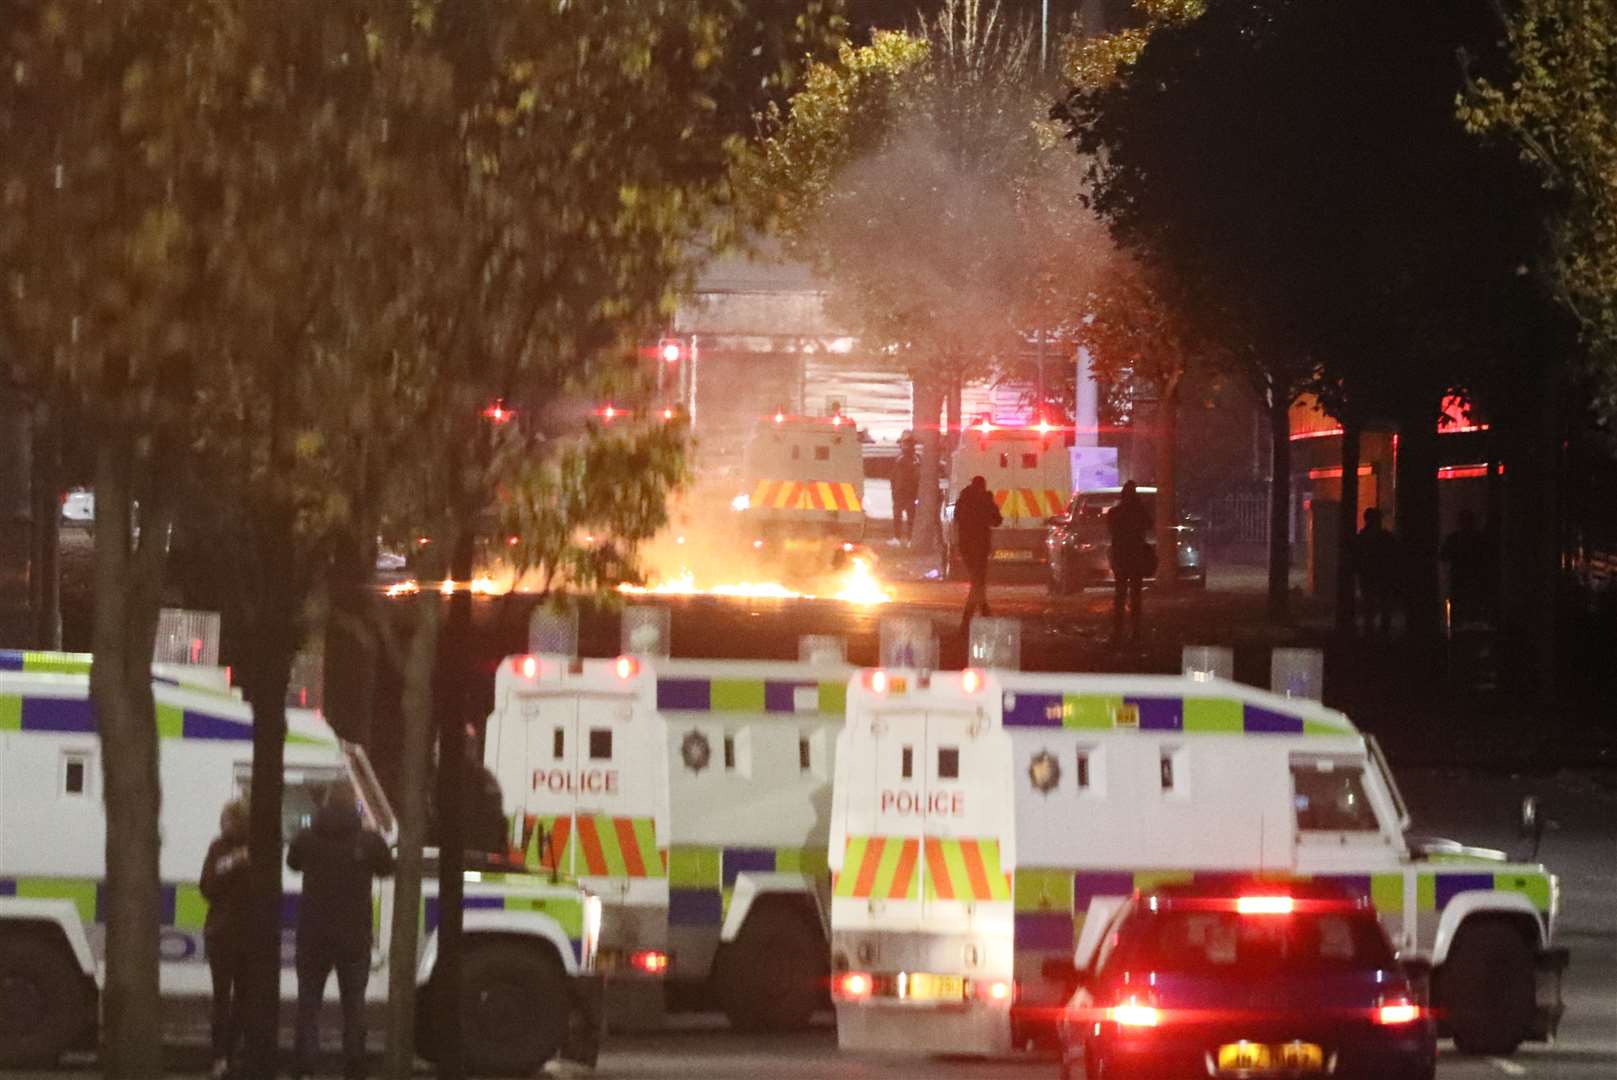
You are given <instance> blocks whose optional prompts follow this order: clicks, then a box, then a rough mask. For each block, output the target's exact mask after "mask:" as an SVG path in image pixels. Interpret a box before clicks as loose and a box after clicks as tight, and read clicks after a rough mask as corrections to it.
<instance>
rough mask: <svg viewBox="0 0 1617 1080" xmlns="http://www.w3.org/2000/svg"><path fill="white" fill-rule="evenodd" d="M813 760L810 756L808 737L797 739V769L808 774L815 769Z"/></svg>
mask: <svg viewBox="0 0 1617 1080" xmlns="http://www.w3.org/2000/svg"><path fill="white" fill-rule="evenodd" d="M813 764H814V762H813V760H812V759H811V758H810V756H809V741H808V738H807V737H806V736H803V735H799V736H798V737H797V768H798V770H799V771H801V772H808V771H809V769H810V768H812V767H813Z"/></svg>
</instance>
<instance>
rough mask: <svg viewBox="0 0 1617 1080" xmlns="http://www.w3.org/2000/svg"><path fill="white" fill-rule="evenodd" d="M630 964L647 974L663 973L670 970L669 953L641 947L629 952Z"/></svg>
mask: <svg viewBox="0 0 1617 1080" xmlns="http://www.w3.org/2000/svg"><path fill="white" fill-rule="evenodd" d="M629 966H630V967H632V968H634V969H635V970H636V971H638V972H641V973H642V974H645V975H662V974H664V973H665V972H667V971H668V954H667V953H665V952H658V951H657V950H656V949H641V950H640V951H639V952H632V953H630V954H629Z"/></svg>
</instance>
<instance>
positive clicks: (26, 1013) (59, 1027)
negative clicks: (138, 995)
mask: <svg viewBox="0 0 1617 1080" xmlns="http://www.w3.org/2000/svg"><path fill="white" fill-rule="evenodd" d="M90 1007H91V1002H90V996H89V993H88V992H87V989H86V986H85V981H84V975H83V974H82V973H81V972H80V971H79V969H78V967H77V965H75V964H74V963H72V961H71V957H70V956H69V955H68V953H67V952H66V950H64V949H63V948H62V947H61V946H60V945H58V944H57V943H55V942H53V941H49V940H46V939H45V938H43V937H41V936H39V935H37V934H0V1069H16V1068H49V1067H52V1066H54V1065H55V1064H56V1062H57V1060H58V1059H59V1058H60V1057H61V1056H62V1053H63V1051H65V1050H67V1049H69V1048H71V1047H72V1046H73V1045H74V1044H75V1043H77V1042H78V1041H79V1038H80V1036H82V1035H83V1034H84V1033H85V1031H86V1029H87V1028H88V1026H89V1024H90V1021H91V1014H90Z"/></svg>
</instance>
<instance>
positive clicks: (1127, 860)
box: [829, 670, 1566, 1053]
mask: <svg viewBox="0 0 1617 1080" xmlns="http://www.w3.org/2000/svg"><path fill="white" fill-rule="evenodd" d="M832 809H833V817H832V828H831V838H830V849H829V861H830V867H831V870H832V873H833V879H834V883H835V884H834V888H833V899H832V904H831V931H832V937H831V946H832V967H833V975H832V987H833V994H834V998H835V1001H836V1006H837V1019H838V1035H839V1039H840V1041H841V1044H842V1045H843V1046H844V1047H845V1048H849V1049H859V1050H889V1051H913V1052H920V1053H997V1052H1000V1051H1004V1050H1007V1049H1010V1048H1011V1047H1012V1046H1014V1045H1019V1044H1020V1043H1021V1042H1022V1041H1023V1039H1024V1038H1026V1037H1028V1036H1029V1035H1030V1034H1032V1033H1033V1030H1034V1024H1035V1022H1036V1019H1037V1018H1038V1017H1039V1016H1041V1015H1048V1014H1049V1007H1051V1006H1055V1005H1058V1004H1060V1003H1061V1002H1062V1001H1063V999H1064V997H1065V995H1066V993H1067V992H1068V990H1069V989H1070V988H1069V987H1067V986H1065V985H1063V984H1062V983H1060V982H1059V981H1057V980H1056V979H1055V977H1054V976H1053V974H1052V976H1051V977H1049V978H1047V977H1046V976H1045V972H1046V970H1051V969H1047V968H1046V961H1047V960H1052V959H1059V960H1063V961H1065V963H1062V964H1060V965H1057V966H1058V967H1059V968H1061V969H1064V970H1066V971H1070V970H1071V962H1072V961H1073V960H1074V958H1075V957H1076V962H1077V964H1078V967H1079V968H1080V969H1082V968H1084V967H1085V966H1086V965H1087V963H1088V960H1089V957H1090V955H1091V954H1092V953H1093V951H1094V948H1095V945H1096V942H1097V939H1098V937H1099V935H1100V932H1101V929H1102V927H1103V926H1104V924H1105V922H1106V920H1107V919H1108V918H1109V916H1110V915H1111V914H1112V913H1113V912H1114V911H1116V909H1117V907H1118V906H1119V905H1120V904H1122V902H1123V901H1124V900H1125V899H1126V898H1127V897H1128V896H1129V895H1130V894H1131V893H1132V892H1133V891H1134V890H1136V889H1144V888H1149V887H1151V886H1154V885H1156V884H1160V883H1164V882H1180V881H1193V880H1195V879H1196V878H1197V877H1198V876H1204V875H1207V876H1217V877H1226V876H1228V875H1230V874H1236V873H1238V874H1252V873H1255V874H1274V875H1277V876H1281V877H1288V876H1295V877H1307V878H1323V879H1329V880H1331V881H1334V882H1336V883H1338V884H1339V885H1341V886H1343V887H1344V888H1346V889H1348V890H1349V891H1351V892H1353V893H1356V894H1358V895H1360V896H1364V897H1367V898H1368V899H1369V900H1371V901H1372V902H1373V903H1374V905H1375V907H1376V909H1377V911H1378V912H1379V914H1380V917H1381V919H1382V920H1383V922H1384V924H1385V925H1386V927H1387V929H1388V931H1389V933H1390V936H1391V937H1392V940H1393V941H1394V942H1395V943H1396V945H1397V946H1398V948H1399V951H1400V954H1401V956H1402V957H1403V958H1404V959H1405V960H1412V961H1423V962H1426V963H1429V964H1430V965H1432V967H1433V969H1434V972H1433V991H1434V995H1435V997H1436V1003H1437V1005H1438V1007H1439V1010H1440V1015H1441V1016H1443V1017H1444V1023H1445V1025H1446V1027H1447V1029H1448V1030H1449V1031H1450V1032H1451V1033H1452V1034H1453V1035H1454V1037H1455V1039H1456V1041H1457V1043H1458V1044H1459V1046H1460V1047H1461V1048H1462V1049H1464V1050H1476V1051H1486V1052H1489V1053H1504V1052H1509V1051H1510V1050H1513V1049H1514V1048H1515V1047H1516V1045H1517V1044H1518V1043H1520V1042H1521V1041H1523V1040H1528V1039H1543V1038H1546V1037H1548V1036H1549V1035H1550V1034H1551V1033H1552V1032H1553V1030H1554V1027H1555V1025H1556V1023H1557V1022H1558V1020H1559V1017H1560V1012H1561V1001H1560V981H1561V980H1560V976H1561V971H1562V969H1563V968H1564V967H1565V963H1566V952H1565V950H1562V949H1557V948H1554V947H1552V944H1551V942H1552V937H1553V932H1554V926H1555V918H1556V914H1557V908H1558V895H1559V888H1558V884H1557V881H1556V878H1555V877H1554V875H1552V874H1550V873H1548V872H1547V871H1546V870H1545V869H1544V868H1543V867H1542V866H1538V865H1529V864H1520V863H1511V862H1508V861H1506V859H1505V856H1504V855H1503V854H1501V853H1498V852H1487V851H1482V850H1478V849H1469V848H1458V847H1457V846H1452V847H1449V848H1444V849H1442V850H1437V851H1434V850H1431V849H1428V848H1423V846H1422V845H1420V844H1419V843H1413V844H1412V842H1411V841H1410V840H1409V839H1407V838H1406V835H1405V830H1406V829H1407V828H1408V825H1409V815H1408V812H1407V810H1406V809H1405V807H1404V803H1403V801H1402V798H1401V797H1400V795H1399V793H1398V789H1397V787H1396V785H1395V784H1394V783H1393V778H1392V775H1391V773H1390V772H1389V771H1388V769H1387V767H1386V764H1385V762H1384V761H1383V760H1382V757H1381V755H1380V753H1379V751H1378V750H1377V748H1376V745H1375V742H1374V740H1373V739H1370V738H1367V737H1365V736H1364V735H1362V734H1360V733H1359V732H1358V731H1357V730H1356V729H1355V728H1354V727H1353V725H1352V724H1351V723H1350V722H1349V720H1348V718H1347V717H1346V716H1344V715H1342V714H1341V713H1339V712H1335V711H1333V710H1330V709H1327V708H1325V707H1323V706H1322V705H1320V704H1318V703H1316V702H1311V701H1305V700H1301V699H1295V698H1283V697H1278V696H1276V695H1273V694H1270V693H1267V692H1264V691H1261V690H1257V689H1253V688H1251V687H1247V686H1242V685H1239V684H1236V683H1232V682H1224V681H1217V680H1214V681H1199V680H1193V679H1189V678H1180V677H1167V676H1135V675H1046V674H1025V673H1011V672H982V671H974V670H968V671H964V672H959V671H956V672H931V673H928V672H918V671H881V670H872V671H866V672H863V673H862V674H861V675H859V676H858V677H857V678H855V679H854V680H853V681H852V682H851V683H850V687H849V691H848V709H847V723H846V726H845V727H844V728H843V731H842V733H841V735H840V736H839V740H838V750H837V768H836V777H835V792H834V797H833V800H832Z"/></svg>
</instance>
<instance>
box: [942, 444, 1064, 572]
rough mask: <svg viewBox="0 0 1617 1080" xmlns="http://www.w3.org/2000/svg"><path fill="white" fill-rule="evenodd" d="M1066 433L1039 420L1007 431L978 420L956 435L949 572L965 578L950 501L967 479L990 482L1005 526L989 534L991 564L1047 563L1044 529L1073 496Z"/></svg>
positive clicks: (951, 466) (951, 479)
mask: <svg viewBox="0 0 1617 1080" xmlns="http://www.w3.org/2000/svg"><path fill="white" fill-rule="evenodd" d="M1071 438H1072V431H1071V429H1070V428H1063V427H1060V426H1057V425H1055V424H1051V423H1049V422H1047V421H1044V420H1040V421H1037V422H1035V423H1033V424H1031V425H1025V426H1015V427H1006V426H1001V425H997V424H993V423H991V422H989V421H988V420H987V419H981V420H978V421H977V422H976V423H974V424H972V425H971V426H970V427H968V428H966V429H965V430H964V431H962V432H961V433H960V443H959V445H958V446H956V447H955V450H954V453H953V455H951V457H950V462H949V496H948V514H949V515H950V528H949V552H948V561H949V570H950V573H951V574H952V575H953V576H963V575H964V569H963V566H962V564H961V562H960V559H959V557H958V555H957V553H956V543H957V541H956V537H955V533H954V527H953V513H954V501H955V500H956V499H958V498H959V497H960V493H961V492H962V491H964V490H966V487H967V485H969V484H970V483H971V478H972V477H974V476H981V477H982V478H983V479H984V480H985V481H987V483H988V490H989V492H990V493H992V494H993V496H994V503H995V505H997V506H998V507H999V513H1000V517H1001V518H1003V519H1004V523H1003V524H1002V525H1000V526H999V527H998V528H996V529H995V530H994V532H993V537H992V540H993V547H992V548H991V549H990V552H989V558H990V559H991V560H992V564H994V565H1021V564H1028V565H1036V564H1042V563H1044V562H1045V561H1046V560H1047V557H1048V556H1047V554H1046V545H1045V525H1046V522H1048V520H1049V519H1050V518H1052V517H1055V516H1056V515H1058V514H1061V513H1063V512H1064V511H1065V510H1066V506H1067V499H1068V498H1069V497H1070V496H1071V495H1072V457H1071V455H1070V454H1068V452H1067V446H1068V444H1069V442H1070V441H1071Z"/></svg>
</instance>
